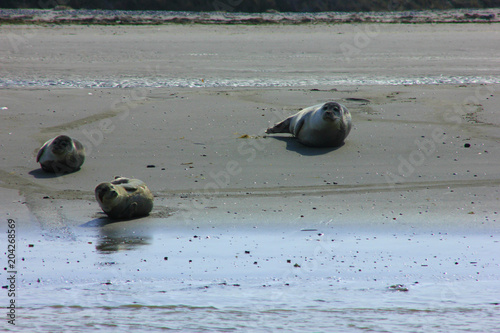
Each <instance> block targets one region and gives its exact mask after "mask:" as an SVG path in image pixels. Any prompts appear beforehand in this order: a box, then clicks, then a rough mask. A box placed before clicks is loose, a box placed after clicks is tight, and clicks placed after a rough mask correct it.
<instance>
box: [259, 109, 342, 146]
mask: <svg viewBox="0 0 500 333" xmlns="http://www.w3.org/2000/svg"><path fill="white" fill-rule="evenodd" d="M351 127H352V121H351V114H350V112H349V110H347V108H346V107H345V106H344V105H342V104H339V103H337V102H326V103H324V104H318V105H314V106H310V107H308V108H305V109H302V110H301V111H299V112H298V113H296V114H294V115H293V116H290V117H288V118H286V119H285V120H283V121H281V122H279V123H277V124H275V125H274V126H273V127H270V128H268V129H267V130H266V133H269V134H272V133H291V134H293V135H294V136H295V137H296V138H297V139H298V141H299V142H300V143H302V144H304V145H306V146H310V147H337V146H340V145H341V144H342V143H343V142H344V140H345V138H346V137H347V135H348V134H349V132H350V131H351Z"/></svg>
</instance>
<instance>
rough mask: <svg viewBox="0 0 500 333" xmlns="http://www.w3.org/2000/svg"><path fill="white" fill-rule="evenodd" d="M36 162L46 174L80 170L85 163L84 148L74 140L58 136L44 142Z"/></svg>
mask: <svg viewBox="0 0 500 333" xmlns="http://www.w3.org/2000/svg"><path fill="white" fill-rule="evenodd" d="M36 161H37V162H38V163H40V166H41V167H42V169H43V170H44V171H46V172H53V173H56V174H64V173H69V172H75V171H78V170H79V169H80V167H81V166H82V164H83V162H84V161H85V148H84V147H83V145H82V144H81V143H80V141H78V140H76V139H72V138H70V137H69V136H67V135H59V136H56V137H55V138H53V139H50V140H49V141H47V142H45V143H44V144H43V146H42V148H40V150H39V151H38V154H37V156H36Z"/></svg>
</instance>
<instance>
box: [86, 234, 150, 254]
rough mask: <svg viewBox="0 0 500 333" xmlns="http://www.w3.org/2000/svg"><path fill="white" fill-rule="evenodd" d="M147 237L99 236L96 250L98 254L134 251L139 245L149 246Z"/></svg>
mask: <svg viewBox="0 0 500 333" xmlns="http://www.w3.org/2000/svg"><path fill="white" fill-rule="evenodd" d="M149 244H150V238H149V237H138V236H131V237H112V236H101V237H100V238H99V240H98V242H97V245H96V247H95V248H96V250H97V251H98V252H99V253H111V252H118V251H129V250H135V249H137V248H138V247H139V246H141V245H149Z"/></svg>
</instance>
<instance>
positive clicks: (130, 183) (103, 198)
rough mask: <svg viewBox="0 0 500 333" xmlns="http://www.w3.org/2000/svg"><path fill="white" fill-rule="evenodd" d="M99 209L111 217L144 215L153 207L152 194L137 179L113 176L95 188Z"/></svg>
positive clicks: (127, 217) (129, 217) (121, 217)
mask: <svg viewBox="0 0 500 333" xmlns="http://www.w3.org/2000/svg"><path fill="white" fill-rule="evenodd" d="M95 198H96V200H97V202H98V203H99V206H100V207H101V209H102V210H103V211H104V212H105V213H106V214H107V215H108V216H109V217H110V218H112V219H131V218H134V217H141V216H146V215H148V214H149V212H151V210H152V209H153V194H152V193H151V191H150V190H149V188H148V187H147V186H146V184H145V183H144V182H143V181H141V180H139V179H129V178H125V177H115V179H114V180H113V181H111V182H106V183H101V184H99V185H97V187H96V188H95Z"/></svg>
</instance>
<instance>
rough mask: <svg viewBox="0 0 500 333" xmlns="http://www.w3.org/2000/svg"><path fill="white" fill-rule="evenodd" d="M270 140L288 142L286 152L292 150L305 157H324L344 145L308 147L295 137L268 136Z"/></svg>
mask: <svg viewBox="0 0 500 333" xmlns="http://www.w3.org/2000/svg"><path fill="white" fill-rule="evenodd" d="M268 138H273V139H276V140H280V141H284V142H286V150H290V151H293V152H296V153H298V154H300V155H304V156H319V155H324V154H328V153H329V152H332V151H335V150H337V149H339V148H340V147H342V146H343V145H344V143H342V144H341V145H340V146H338V147H321V148H320V147H308V146H305V145H303V144H301V143H300V142H299V141H297V139H296V138H295V137H293V136H276V135H273V136H268Z"/></svg>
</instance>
